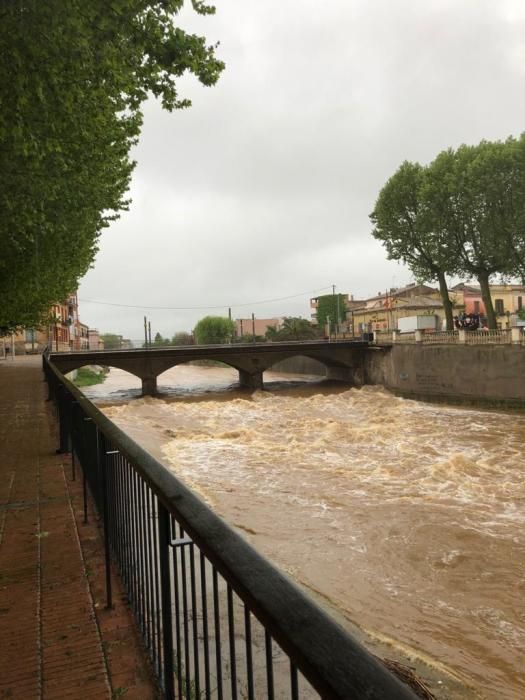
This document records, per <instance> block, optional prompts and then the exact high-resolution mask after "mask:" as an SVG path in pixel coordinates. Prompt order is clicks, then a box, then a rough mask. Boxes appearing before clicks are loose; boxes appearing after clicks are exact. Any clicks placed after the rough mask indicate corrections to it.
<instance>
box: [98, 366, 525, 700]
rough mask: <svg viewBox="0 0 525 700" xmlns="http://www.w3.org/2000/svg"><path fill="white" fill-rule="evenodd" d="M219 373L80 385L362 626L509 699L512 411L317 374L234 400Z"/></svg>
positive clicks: (518, 530)
mask: <svg viewBox="0 0 525 700" xmlns="http://www.w3.org/2000/svg"><path fill="white" fill-rule="evenodd" d="M235 375H236V373H234V372H233V371H230V370H228V369H222V368H202V367H180V368H177V369H174V370H170V371H169V372H167V373H166V374H165V375H164V376H163V377H162V378H161V380H162V379H164V382H165V384H166V385H167V386H172V387H175V386H178V387H182V389H179V392H178V393H177V392H174V391H173V390H172V391H171V393H169V392H168V393H167V394H166V398H165V399H164V400H163V399H150V398H145V399H141V398H133V396H132V393H133V392H131V394H130V393H129V391H128V388H129V387H130V386H131V385H132V384H130V380H131V383H132V382H133V381H134V379H133V378H131V377H129V375H125V374H124V373H122V372H119V371H118V370H113V371H112V372H111V374H110V376H109V378H108V380H107V384H105V385H102V386H101V387H96V388H92V389H91V390H86V393H88V395H90V396H93V397H94V398H98V399H104V400H106V401H108V400H109V401H112V399H113V397H115V396H116V397H117V398H120V402H118V403H114V404H113V405H110V406H106V408H105V409H104V410H105V411H106V413H107V414H108V415H109V417H110V418H111V419H112V420H114V421H115V422H116V423H117V424H119V425H120V426H121V427H122V428H123V429H124V430H126V432H128V433H129V434H131V435H132V437H134V438H135V439H136V440H137V441H139V442H141V443H142V444H144V445H145V446H146V448H147V449H149V450H150V451H151V452H153V453H154V454H155V455H156V456H157V457H158V458H160V459H161V460H162V461H163V462H164V463H165V464H166V465H167V466H168V467H169V468H170V469H172V470H173V471H174V472H175V473H176V474H177V475H178V476H179V477H180V478H182V479H183V480H184V481H185V482H186V483H187V484H188V485H190V486H191V487H192V488H193V489H195V490H196V491H197V492H198V493H199V494H200V495H201V496H202V497H203V498H204V499H205V500H206V501H207V502H208V503H209V504H210V505H211V506H212V507H213V508H214V509H215V510H216V511H217V512H218V513H219V514H220V515H222V516H223V517H224V518H225V519H226V520H227V521H229V522H230V523H231V524H232V525H234V526H235V527H237V528H239V529H240V530H241V531H242V532H243V534H244V536H245V537H247V538H248V539H249V540H250V541H251V542H252V543H253V544H254V545H255V546H256V547H258V548H259V549H260V550H261V551H262V552H263V553H265V554H266V555H267V556H269V557H270V558H271V559H272V560H273V561H274V562H276V563H277V564H278V565H279V566H281V567H282V568H283V569H285V570H286V571H287V572H288V573H289V574H290V575H291V576H293V577H294V578H295V579H296V580H297V581H299V582H300V583H301V584H302V585H304V586H306V587H308V588H309V589H311V590H312V591H314V592H316V593H317V594H319V595H320V596H322V598H323V599H324V600H325V601H327V602H328V603H329V604H331V605H333V606H334V607H335V608H336V609H338V610H339V611H340V612H341V613H342V614H343V615H344V616H345V617H347V618H349V619H352V620H354V621H356V622H357V623H358V624H359V625H360V626H361V627H362V628H364V629H365V630H366V631H367V633H369V634H371V635H372V636H375V637H377V638H379V639H382V640H388V641H390V643H391V644H392V645H394V646H399V647H402V648H404V649H405V650H407V649H408V650H413V651H414V653H415V654H416V655H419V656H420V657H424V658H426V659H433V660H436V661H439V663H440V664H441V665H442V666H445V667H446V668H448V669H450V670H451V671H452V672H454V673H455V674H457V675H458V676H459V677H461V678H462V679H463V680H465V681H466V682H467V684H470V685H471V686H472V687H473V688H474V689H475V690H476V691H477V692H478V693H479V694H480V696H481V697H486V698H496V697H498V698H502V699H508V700H518V698H523V697H525V671H524V667H525V664H524V661H523V659H524V658H525V656H524V654H525V651H524V649H525V605H524V602H523V600H524V594H525V536H524V532H525V479H524V478H523V454H522V453H523V445H524V444H525V416H523V415H520V414H509V413H503V412H495V411H478V410H470V409H460V408H451V407H446V406H434V405H430V404H423V403H417V402H415V401H408V400H404V399H400V398H396V397H394V396H392V395H391V394H389V393H388V392H386V391H384V390H382V389H380V388H376V387H365V388H363V389H361V390H356V389H350V390H348V389H347V390H341V389H334V387H327V386H325V385H323V384H320V383H311V384H304V385H302V386H296V387H294V388H284V387H285V385H284V384H283V383H280V384H277V385H272V384H271V383H270V384H269V388H270V391H267V392H257V393H256V394H254V395H253V396H249V395H242V396H241V395H240V394H238V393H237V392H235V391H233V390H232V389H231V387H230V385H231V384H232V383H233V382H234V381H235V379H236V376H235ZM273 378H274V379H279V377H277V376H274V377H273ZM265 379H266V375H265ZM270 379H271V377H270ZM281 379H282V377H281ZM295 379H297V377H296V378H295ZM159 384H160V385H161V390H162V384H163V382H162V381H160V382H159ZM119 387H120V388H122V389H123V390H125V391H124V392H123V393H121V395H120V396H119V395H118V393H117V394H112V392H113V391H114V390H116V389H117V388H119ZM206 387H207V388H208V389H210V388H211V389H213V388H215V390H216V391H215V392H212V393H208V394H205V393H203V392H204V389H205V388H206ZM272 387H273V388H272ZM126 391H127V392H128V393H126ZM130 397H131V398H132V400H128V401H125V402H123V399H126V398H128V399H129V398H130Z"/></svg>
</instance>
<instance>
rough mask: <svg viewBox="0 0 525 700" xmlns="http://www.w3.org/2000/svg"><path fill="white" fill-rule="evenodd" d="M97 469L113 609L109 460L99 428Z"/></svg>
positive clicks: (108, 601)
mask: <svg viewBox="0 0 525 700" xmlns="http://www.w3.org/2000/svg"><path fill="white" fill-rule="evenodd" d="M96 430H97V463H98V464H97V467H98V475H99V478H100V482H99V489H100V491H99V493H101V495H102V521H103V525H104V555H105V565H106V608H107V609H108V610H111V608H112V607H113V596H112V590H111V556H110V549H109V508H108V478H107V473H106V470H107V458H106V445H105V442H106V441H105V439H104V436H103V435H102V434H101V433H100V430H99V429H98V428H97V429H96Z"/></svg>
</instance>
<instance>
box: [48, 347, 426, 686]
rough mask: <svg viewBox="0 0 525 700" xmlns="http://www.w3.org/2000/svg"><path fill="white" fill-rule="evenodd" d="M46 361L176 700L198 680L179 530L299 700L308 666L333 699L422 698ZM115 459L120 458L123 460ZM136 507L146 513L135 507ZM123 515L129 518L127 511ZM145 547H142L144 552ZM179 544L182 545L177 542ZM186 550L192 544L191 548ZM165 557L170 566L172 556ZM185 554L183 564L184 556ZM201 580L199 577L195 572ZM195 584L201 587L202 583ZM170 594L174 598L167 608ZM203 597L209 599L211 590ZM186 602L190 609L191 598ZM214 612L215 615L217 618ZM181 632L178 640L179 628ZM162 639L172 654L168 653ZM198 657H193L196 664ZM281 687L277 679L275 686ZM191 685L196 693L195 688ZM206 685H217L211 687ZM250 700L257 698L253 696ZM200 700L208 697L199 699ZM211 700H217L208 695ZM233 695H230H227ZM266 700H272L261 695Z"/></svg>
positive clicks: (64, 427)
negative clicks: (277, 661)
mask: <svg viewBox="0 0 525 700" xmlns="http://www.w3.org/2000/svg"><path fill="white" fill-rule="evenodd" d="M43 363H44V371H45V374H46V379H47V381H48V385H49V388H50V394H52V397H53V398H54V399H55V401H56V402H57V404H58V409H59V418H60V436H61V449H62V450H63V451H68V450H69V449H72V451H73V458H75V456H76V457H77V459H79V461H80V462H81V466H82V469H83V471H84V475H85V476H87V477H88V478H87V480H88V482H89V485H90V488H91V491H92V493H93V496H94V498H95V501H96V504H97V507H98V509H99V512H100V511H102V512H103V515H104V529H105V536H106V544H107V546H108V547H109V548H110V550H111V553H112V555H113V557H114V558H115V559H116V560H117V563H118V565H119V568H120V570H121V573H122V572H124V579H126V580H128V579H129V580H130V583H129V585H128V593H131V596H130V597H131V598H132V601H131V602H132V605H134V606H138V608H140V606H141V605H142V614H141V613H140V610H139V614H138V617H139V622H140V624H141V627H142V631H143V635H144V636H145V642H146V645H147V646H148V648H149V650H150V656H151V657H152V661H153V663H154V666H155V669H156V671H157V673H158V675H159V679H160V681H161V684H162V686H163V689H164V692H165V694H166V697H169V698H171V697H176V695H175V685H176V684H177V683H178V684H179V690H180V689H181V688H182V685H183V683H190V679H188V674H189V673H190V669H188V668H186V667H185V665H184V663H183V661H181V657H180V654H181V651H180V648H179V647H180V644H182V642H180V640H179V636H176V638H175V637H174V634H175V633H174V632H172V625H173V627H174V628H175V625H176V624H177V619H178V617H177V619H175V617H174V615H173V601H172V600H171V598H170V596H173V595H177V596H179V595H180V596H182V593H180V594H179V593H178V592H177V590H178V589H177V580H176V577H177V576H179V574H177V571H179V570H180V566H179V564H178V562H179V561H180V563H181V564H180V565H181V566H183V568H184V567H185V566H186V559H185V558H183V557H184V556H185V555H184V554H183V553H182V554H180V555H178V554H177V553H176V552H175V549H173V552H172V556H173V559H172V560H170V559H169V556H171V554H168V550H169V545H170V541H169V540H170V539H171V538H173V536H175V537H177V535H176V533H177V526H178V531H179V539H177V540H176V542H175V544H177V543H179V544H182V545H186V544H190V545H191V558H190V559H189V560H188V561H189V564H191V565H192V566H193V564H194V562H195V559H194V552H193V546H196V547H197V548H198V549H199V551H200V553H201V560H200V561H201V564H200V567H201V569H200V570H201V576H202V575H203V574H202V571H203V568H204V572H205V571H206V566H208V565H205V563H203V562H204V558H203V557H205V558H206V559H207V561H208V562H209V563H210V565H211V567H212V573H213V577H214V578H213V582H214V590H213V592H214V596H215V594H217V591H218V590H219V589H218V588H217V585H216V572H218V573H219V574H220V575H221V576H222V577H223V578H224V580H225V582H226V586H227V590H228V620H229V621H230V614H231V620H233V614H234V613H233V610H234V607H233V606H232V605H231V596H232V592H235V594H236V595H237V596H238V597H239V599H240V601H242V603H243V604H244V606H245V616H246V615H248V618H249V617H250V614H253V615H254V616H255V618H256V619H257V620H259V622H260V623H261V624H262V625H263V626H264V629H265V640H266V660H267V662H269V663H270V665H271V663H272V662H271V656H272V655H271V649H272V647H271V641H270V642H269V644H270V647H268V639H269V636H270V635H271V638H273V639H274V640H275V641H276V642H277V644H278V645H279V646H280V647H281V648H282V650H283V651H284V652H285V654H287V655H288V657H289V659H290V664H291V666H290V674H291V676H290V677H291V688H292V691H291V697H292V698H298V697H299V693H298V682H297V671H296V670H295V669H296V668H298V669H299V671H300V672H301V673H302V674H303V675H304V677H305V678H306V679H307V681H308V682H309V683H310V684H311V686H313V688H315V689H316V691H317V692H318V693H319V694H320V695H321V697H323V698H357V699H361V698H367V699H370V700H372V699H377V700H386V699H388V700H397V699H399V700H404V699H406V700H410V699H411V700H414V698H415V695H414V694H413V693H412V691H411V690H410V689H409V688H408V687H407V686H405V685H403V684H402V683H401V682H400V681H399V680H398V679H397V678H395V677H394V676H393V675H392V674H391V673H390V672H389V671H388V670H387V669H386V668H385V667H384V666H383V665H381V663H380V662H379V661H378V660H377V659H376V658H375V657H374V656H372V655H371V654H370V653H369V652H368V651H367V650H366V649H365V648H364V647H363V646H362V645H361V644H360V643H358V642H357V641H356V640H354V639H353V637H351V636H350V635H349V634H348V633H347V632H346V631H345V630H344V629H343V628H342V627H341V626H340V625H339V624H337V623H336V622H335V621H334V620H333V619H332V618H331V617H330V616H329V615H328V614H327V613H326V612H325V611H324V610H323V609H322V608H320V607H319V606H318V605H317V604H316V603H315V602H313V601H312V600H311V599H310V598H309V597H307V596H306V595H305V594H304V593H303V591H302V590H301V589H300V588H299V587H298V586H297V585H296V584H295V583H293V582H292V581H291V580H290V579H289V578H288V577H286V576H285V575H284V574H282V573H281V572H280V571H279V570H278V569H277V568H276V567H275V566H273V565H272V564H271V563H270V562H269V561H268V560H266V559H265V558H264V557H263V556H261V555H260V554H259V553H258V552H257V551H256V550H255V549H254V548H253V547H252V546H251V545H250V544H248V543H247V542H246V541H245V540H244V539H243V538H242V537H241V536H239V535H238V534H237V533H236V532H235V531H234V530H233V529H232V528H231V527H230V526H229V525H228V524H227V523H226V522H224V521H223V520H222V519H221V518H220V517H218V516H217V515H216V514H215V513H213V511H212V510H211V509H210V508H208V506H206V505H205V503H204V502H203V501H202V500H201V499H200V498H199V497H198V496H196V495H195V494H194V493H193V492H192V491H191V490H190V489H189V488H187V487H186V486H185V485H184V484H183V483H182V482H181V481H180V480H179V479H178V478H177V477H176V476H175V475H174V474H173V473H172V472H170V471H168V470H167V469H166V468H165V467H164V466H163V465H162V464H161V463H160V462H158V461H157V460H156V459H155V458H154V457H152V456H151V455H150V454H149V453H148V452H146V451H145V450H144V449H143V448H142V447H140V445H138V444H137V443H135V442H134V441H133V440H132V439H131V438H130V437H129V436H128V435H126V434H125V433H124V432H123V431H122V430H121V429H120V428H118V427H117V426H116V425H115V424H114V423H112V422H111V421H110V420H109V419H108V418H107V417H106V416H105V415H104V414H103V413H102V412H101V411H100V410H99V409H98V408H97V407H96V406H94V405H93V404H92V403H91V401H89V400H88V399H87V398H86V397H85V396H84V395H83V394H82V393H81V392H80V391H79V390H78V389H77V387H75V386H74V385H73V384H72V383H71V382H70V381H69V380H68V379H66V378H65V377H64V376H63V375H62V374H61V373H60V372H59V371H58V370H57V368H56V367H54V366H53V364H52V363H51V362H50V361H49V360H48V358H47V356H45V355H44V358H43ZM87 431H90V432H87ZM71 442H72V445H71V444H70V443H71ZM108 455H109V456H108ZM115 455H118V457H117V458H115ZM137 499H138V500H137ZM130 501H131V502H132V503H131V505H130ZM135 502H136V504H137V508H136V510H133V503H135ZM120 508H123V509H124V511H123V512H120V511H119V509H120ZM146 511H147V513H148V514H149V516H148V518H147V517H146V515H144V513H145V512H146ZM164 522H166V523H168V525H167V528H168V531H169V532H168V535H169V537H167V538H166V532H164V531H163V525H162V523H164ZM188 536H189V538H190V539H189V540H188V539H187V538H188ZM137 538H138V539H137ZM137 542H139V543H140V546H137V545H136V543H137ZM171 544H174V543H173V542H171ZM165 545H168V546H165ZM180 549H183V547H182V546H181V547H180ZM108 551H109V550H108ZM170 552H171V550H170ZM164 555H165V557H166V560H164V559H163V557H164ZM178 556H180V559H177V557H178ZM130 557H131V559H130ZM134 557H135V558H137V557H142V558H143V559H144V566H143V569H144V571H143V573H141V576H142V579H143V580H142V579H141V580H139V579H137V576H138V574H137V572H136V571H131V572H130V571H129V565H130V562H131V564H132V568H137V566H138V565H137V566H135V561H134ZM157 560H158V561H157ZM166 561H167V562H168V563H166ZM148 562H149V564H148ZM163 562H164V563H163ZM170 562H171V563H170ZM182 562H184V564H182ZM189 564H188V565H189ZM177 567H179V568H177ZM138 568H139V569H140V567H138ZM141 571H142V569H141ZM192 573H193V574H194V573H195V571H194V570H193V568H192ZM159 577H160V581H159ZM166 577H167V580H166ZM184 577H186V574H184ZM188 580H189V579H188ZM192 581H193V585H195V581H194V580H192ZM185 583H186V578H183V579H182V584H181V585H185ZM174 587H175V588H174ZM184 590H186V589H184ZM174 591H175V593H174ZM194 594H195V591H192V595H194ZM133 595H135V597H137V596H138V597H139V599H140V600H139V601H137V600H133ZM188 595H189V594H188ZM164 596H168V600H167V602H166V600H165V598H164ZM203 596H204V598H206V597H207V594H206V592H205V591H204V587H203ZM181 600H182V601H183V602H184V605H185V606H186V604H187V599H186V593H184V598H181ZM178 601H179V598H177V605H178ZM215 602H216V601H215V598H214V603H215ZM139 603H140V605H139ZM194 607H195V606H194ZM159 608H161V609H162V622H159V620H158V619H157V621H155V620H156V618H155V615H156V616H157V618H158V614H159ZM205 608H206V604H205V601H204V600H203V610H204V609H205ZM206 609H207V608H206ZM168 610H169V611H172V614H171V617H172V618H173V620H171V619H170V615H169V612H167V611H168ZM176 610H177V616H178V615H179V612H178V611H179V608H178V607H176ZM181 610H182V608H181ZM184 611H186V607H184ZM246 611H249V612H246ZM186 612H187V611H186ZM186 612H185V614H186ZM201 612H202V611H201ZM180 614H181V615H182V613H180ZM203 614H204V613H203ZM166 615H167V617H166ZM206 615H208V613H207V612H206ZM195 617H196V613H195V610H194V614H193V618H192V619H193V620H195ZM185 619H186V618H185ZM179 623H180V620H179ZM187 624H188V621H187V620H186V625H187ZM192 624H194V625H196V624H197V623H196V622H193V623H192ZM221 626H222V622H221V621H218V618H216V620H215V630H216V634H217V629H218V631H219V642H220V631H221ZM190 627H191V625H190ZM189 629H190V628H188V627H187V626H186V627H183V628H182V633H181V634H182V636H183V639H184V643H185V644H186V651H188V640H189V639H190V637H191V638H192V639H193V642H194V643H195V644H196V640H197V638H198V635H197V634H196V633H195V634H194V635H193V637H192V636H191V629H190V631H188V630H189ZM206 629H207V627H206ZM247 629H248V627H247ZM229 630H230V651H231V653H233V659H234V658H235V644H236V640H235V635H234V638H233V642H232V636H231V635H232V632H231V627H229ZM176 631H177V635H178V634H179V630H178V628H177V630H176ZM161 639H162V645H163V648H162V650H161V649H160V646H161V642H160V640H161ZM177 642H179V643H178V644H177ZM166 644H167V645H168V647H167V648H166V646H165V645H166ZM232 644H233V646H232ZM246 644H248V640H246ZM170 645H171V646H170ZM205 646H206V649H205V653H206V654H209V649H208V647H207V639H206V640H205ZM172 647H173V648H174V649H175V647H177V649H178V652H177V649H175V651H174V650H173V649H172ZM220 648H221V647H220V643H219V644H218V647H217V645H216V649H215V651H216V653H217V649H218V650H219V651H220ZM268 648H269V649H270V654H269V656H268ZM232 650H233V651H232ZM176 652H177V653H178V654H179V656H177V655H176ZM203 653H204V652H202V651H201V650H199V651H197V647H195V653H194V655H193V657H192V658H193V660H194V669H193V676H191V683H195V682H196V683H197V688H199V687H202V684H201V685H199V684H200V683H203V682H204V681H202V674H203V673H204V671H203V669H202V663H201V667H200V669H199V659H200V658H201V656H202V655H203ZM251 653H252V651H251V648H250V649H249V654H248V648H247V649H246V650H245V654H246V658H248V657H249V659H250V663H251ZM174 654H175V656H174ZM173 658H175V659H178V663H179V674H178V677H177V669H175V670H173V668H172V661H170V659H173ZM189 658H190V656H189V654H188V653H187V654H186V659H187V660H188V659H189ZM204 658H206V656H205V657H204ZM268 660H269V661H268ZM217 663H219V662H218V661H217ZM231 664H233V665H231ZM180 669H182V674H185V678H184V681H183V680H181V677H180V676H181V672H180ZM234 670H235V664H234V663H233V661H231V659H230V674H232V675H233V676H235V674H234ZM219 676H220V673H219ZM269 678H270V675H268V682H270V681H269ZM294 679H295V680H294ZM208 680H209V679H208ZM230 681H231V683H232V684H233V682H234V679H233V680H232V679H231V678H230ZM230 681H229V682H230ZM246 682H247V683H248V691H249V690H250V688H252V686H253V678H252V682H251V684H250V672H249V671H248V675H247V681H246ZM273 682H274V680H273V676H272V684H273ZM191 687H192V688H194V686H193V685H192V686H191ZM206 687H207V688H208V685H207V686H206ZM289 687H290V686H289ZM186 688H187V691H188V689H189V688H190V686H189V685H187V686H186ZM232 688H233V685H232ZM272 688H273V685H272ZM208 690H209V689H208ZM252 693H253V688H252ZM272 693H273V690H272ZM272 693H270V691H268V697H271V696H272ZM248 695H249V696H250V697H255V696H254V695H252V694H251V693H250V692H248ZM183 696H184V693H183V692H181V693H179V695H178V696H177V697H183ZM195 696H196V697H200V696H199V695H198V694H196V695H195ZM233 696H234V695H233V690H232V697H233ZM186 697H188V693H186ZM206 697H216V696H215V695H213V694H208V693H207V694H206ZM225 697H228V695H227V694H226V695H225ZM256 697H257V698H260V697H262V695H261V692H260V691H259V692H258V693H257V695H256Z"/></svg>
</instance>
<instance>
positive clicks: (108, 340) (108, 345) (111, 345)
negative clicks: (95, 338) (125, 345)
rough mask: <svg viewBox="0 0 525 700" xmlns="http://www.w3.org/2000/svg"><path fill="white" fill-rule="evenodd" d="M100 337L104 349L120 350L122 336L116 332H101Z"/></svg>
mask: <svg viewBox="0 0 525 700" xmlns="http://www.w3.org/2000/svg"><path fill="white" fill-rule="evenodd" d="M100 339H101V340H103V341H104V350H120V348H121V347H122V336H121V335H117V334H116V333H102V334H101V335H100Z"/></svg>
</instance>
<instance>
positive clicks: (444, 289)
mask: <svg viewBox="0 0 525 700" xmlns="http://www.w3.org/2000/svg"><path fill="white" fill-rule="evenodd" d="M438 282H439V293H440V294H441V299H442V301H443V308H444V309H445V319H446V322H447V331H453V330H454V318H453V314H452V302H451V301H450V297H449V296H448V286H447V280H446V279H445V273H444V272H438Z"/></svg>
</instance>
